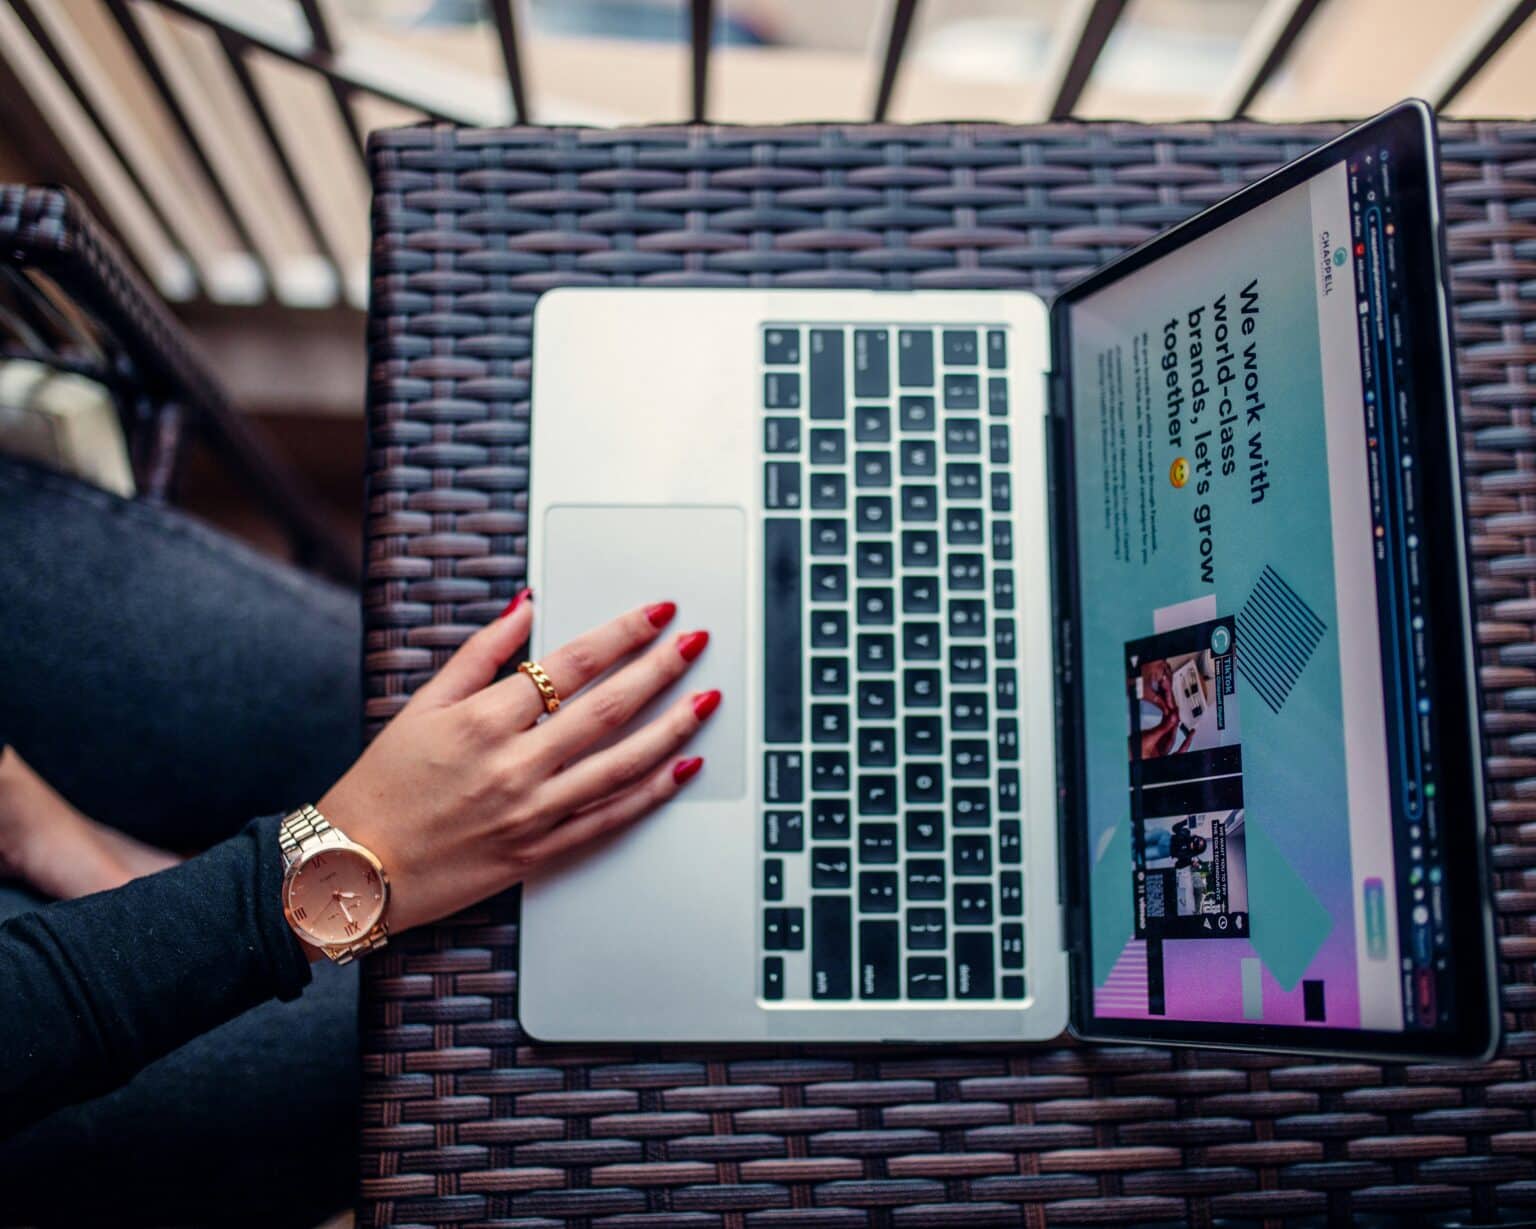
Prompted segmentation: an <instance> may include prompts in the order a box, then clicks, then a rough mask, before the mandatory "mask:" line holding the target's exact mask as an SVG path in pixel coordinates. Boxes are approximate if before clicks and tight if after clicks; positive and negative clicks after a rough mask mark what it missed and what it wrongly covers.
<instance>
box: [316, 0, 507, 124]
mask: <svg viewBox="0 0 1536 1229" xmlns="http://www.w3.org/2000/svg"><path fill="white" fill-rule="evenodd" d="M309 2H310V3H311V4H313V3H315V0H309ZM485 2H486V4H488V5H489V6H490V10H491V17H492V19H493V20H494V22H495V24H496V41H497V42H499V43H500V44H501V62H502V66H503V68H504V69H505V71H506V74H507V88H508V90H510V92H511V97H512V119H513V122H514V123H518V124H531V123H533V112H532V111H531V110H530V109H529V107H528V86H527V84H526V78H525V77H524V76H523V56H522V49H521V47H520V46H519V44H518V40H517V6H518V0H485Z"/></svg>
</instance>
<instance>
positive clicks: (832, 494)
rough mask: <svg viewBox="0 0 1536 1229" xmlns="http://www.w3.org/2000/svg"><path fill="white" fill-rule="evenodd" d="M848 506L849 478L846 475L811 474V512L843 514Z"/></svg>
mask: <svg viewBox="0 0 1536 1229" xmlns="http://www.w3.org/2000/svg"><path fill="white" fill-rule="evenodd" d="M847 506H848V478H847V476H846V475H844V474H824V473H821V472H819V471H817V472H813V473H812V474H811V511H813V512H841V511H843V509H845V508H846V507H847Z"/></svg>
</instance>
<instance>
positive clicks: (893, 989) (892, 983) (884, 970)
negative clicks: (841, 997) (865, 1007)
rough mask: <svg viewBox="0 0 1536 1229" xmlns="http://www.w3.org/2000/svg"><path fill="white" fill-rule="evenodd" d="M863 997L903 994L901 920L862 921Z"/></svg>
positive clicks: (861, 961)
mask: <svg viewBox="0 0 1536 1229" xmlns="http://www.w3.org/2000/svg"><path fill="white" fill-rule="evenodd" d="M859 997H860V998H865V999H896V998H900V997H901V924H900V923H899V922H860V923H859Z"/></svg>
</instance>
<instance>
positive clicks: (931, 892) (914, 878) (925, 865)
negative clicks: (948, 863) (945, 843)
mask: <svg viewBox="0 0 1536 1229" xmlns="http://www.w3.org/2000/svg"><path fill="white" fill-rule="evenodd" d="M945 894H946V887H945V883H944V862H943V859H941V858H913V859H911V860H910V861H909V862H908V863H907V899H908V900H943V899H944V897H945Z"/></svg>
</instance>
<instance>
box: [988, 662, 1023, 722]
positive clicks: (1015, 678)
mask: <svg viewBox="0 0 1536 1229" xmlns="http://www.w3.org/2000/svg"><path fill="white" fill-rule="evenodd" d="M993 690H994V692H995V693H996V698H997V707H998V709H999V710H1000V711H1002V712H1010V713H1011V712H1012V711H1013V710H1014V709H1016V708H1018V706H1019V672H1018V671H1017V670H1015V669H1014V668H1013V667H1012V666H1008V667H1006V668H1002V667H1000V668H999V669H998V672H997V685H996V687H994V688H993Z"/></svg>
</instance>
